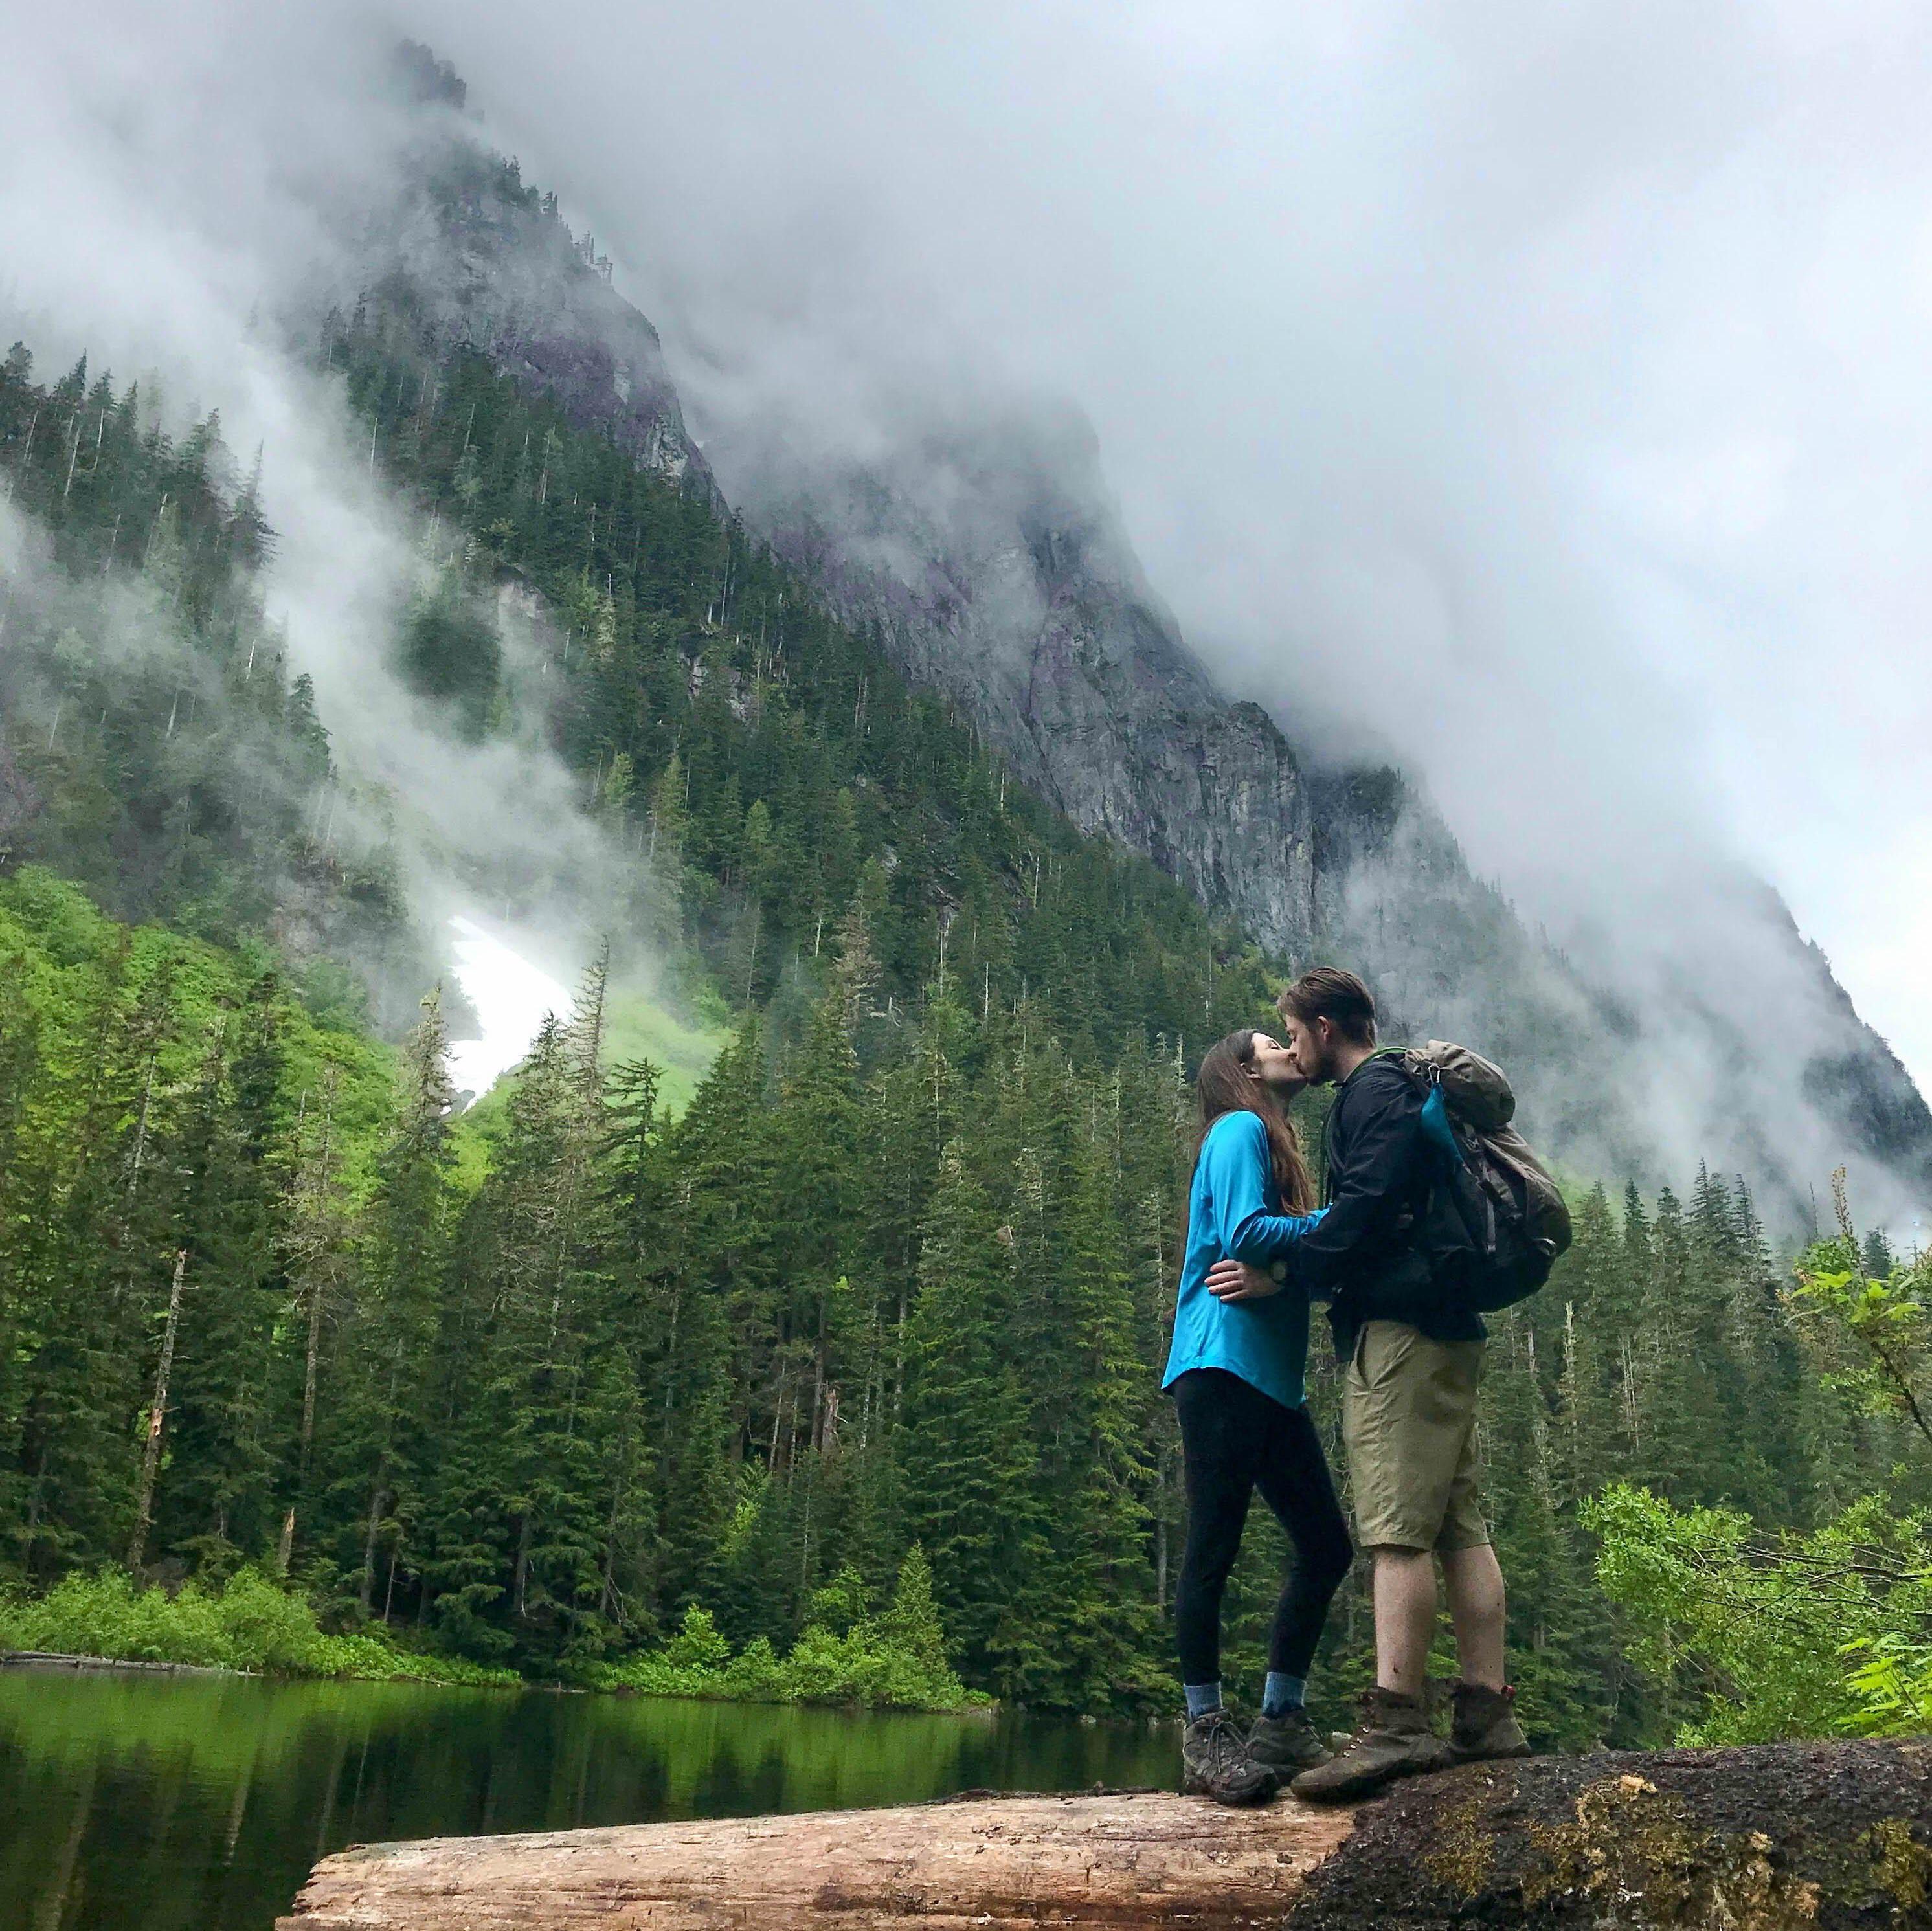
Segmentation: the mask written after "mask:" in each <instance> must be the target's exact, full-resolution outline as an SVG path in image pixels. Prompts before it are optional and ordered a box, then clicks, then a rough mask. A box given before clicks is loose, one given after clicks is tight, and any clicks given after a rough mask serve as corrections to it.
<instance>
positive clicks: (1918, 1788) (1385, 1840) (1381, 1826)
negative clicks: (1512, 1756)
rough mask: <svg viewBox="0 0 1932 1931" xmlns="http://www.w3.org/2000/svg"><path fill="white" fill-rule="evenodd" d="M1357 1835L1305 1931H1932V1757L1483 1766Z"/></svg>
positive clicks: (1310, 1887) (1391, 1800)
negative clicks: (1519, 1930) (1923, 1930)
mask: <svg viewBox="0 0 1932 1931" xmlns="http://www.w3.org/2000/svg"><path fill="white" fill-rule="evenodd" d="M1355 1822H1356V1828H1355V1830H1354V1831H1352V1833H1351V1834H1350V1836H1349V1840H1348V1842H1347V1843H1345V1844H1344V1845H1343V1846H1342V1847H1341V1849H1340V1850H1339V1851H1337V1853H1336V1855H1334V1857H1333V1858H1330V1859H1329V1860H1328V1861H1327V1862H1326V1863H1325V1864H1323V1865H1322V1867H1320V1868H1319V1870H1316V1871H1315V1872H1314V1873H1312V1874H1311V1876H1310V1879H1309V1882H1308V1884H1307V1887H1306V1888H1305V1890H1304V1893H1303V1894H1302V1895H1301V1897H1300V1899H1299V1900H1298V1902H1297V1903H1296V1905H1295V1908H1294V1909H1293V1910H1292V1912H1290V1913H1289V1917H1288V1921H1287V1922H1288V1924H1289V1927H1290V1931H1343V1927H1347V1931H1363V1927H1366V1926H1370V1925H1376V1926H1381V1927H1400V1931H1448V1927H1451V1926H1454V1927H1458V1931H1463V1927H1480V1926H1486V1925H1488V1926H1510V1927H1537V1931H1571V1927H1575V1931H1585V1927H1589V1931H1606V1927H1633V1931H1800V1927H1802V1928H1803V1931H1841V1927H1843V1931H1852V1927H1864V1931H1876V1927H1881V1926H1882V1927H1887V1931H1892V1927H1900V1931H1903V1927H1914V1928H1916V1927H1932V1743H1919V1742H1911V1743H1898V1744H1889V1743H1829V1744H1768V1745H1764V1746H1761V1747H1757V1748H1753V1749H1748V1750H1671V1751H1658V1752H1652V1753H1642V1754H1622V1753H1619V1754H1615V1755H1603V1756H1586V1757H1540V1758H1532V1759H1527V1760H1526V1761H1524V1762H1520V1763H1509V1764H1478V1765H1470V1766H1469V1767H1467V1768H1464V1769H1462V1770H1457V1771H1448V1772H1446V1773H1445V1774H1442V1775H1441V1776H1439V1777H1424V1778H1421V1779H1418V1780H1417V1781H1415V1783H1409V1784H1405V1785H1399V1786H1397V1788H1396V1789H1394V1791H1393V1792H1391V1793H1390V1795H1388V1797H1387V1798H1385V1799H1384V1800H1383V1801H1382V1802H1381V1803H1380V1804H1375V1805H1372V1806H1367V1807H1364V1808H1363V1809H1362V1810H1360V1811H1359V1812H1358V1813H1357V1815H1356V1819H1355Z"/></svg>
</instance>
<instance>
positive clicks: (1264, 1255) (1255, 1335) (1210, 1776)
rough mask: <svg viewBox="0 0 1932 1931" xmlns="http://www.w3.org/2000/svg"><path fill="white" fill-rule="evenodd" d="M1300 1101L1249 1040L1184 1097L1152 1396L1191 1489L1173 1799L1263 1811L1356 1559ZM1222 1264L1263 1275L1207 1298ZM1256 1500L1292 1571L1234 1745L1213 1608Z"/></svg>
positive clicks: (1296, 1751) (1286, 1061) (1311, 1752)
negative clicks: (1171, 1296) (1176, 1434)
mask: <svg viewBox="0 0 1932 1931" xmlns="http://www.w3.org/2000/svg"><path fill="white" fill-rule="evenodd" d="M1306 1084H1307V1081H1305V1080H1304V1078H1302V1075H1301V1071H1300V1069H1299V1068H1298V1066H1296V1064H1295V1059H1294V1056H1293V1055H1292V1054H1291V1053H1290V1052H1289V1050H1288V1048H1286V1047H1285V1046H1283V1045H1282V1044H1281V1043H1280V1041H1279V1040H1277V1039H1273V1038H1271V1036H1269V1035H1268V1034H1267V1033H1256V1032H1252V1031H1246V1032H1240V1033H1230V1034H1229V1036H1228V1037H1227V1038H1226V1039H1223V1040H1222V1041H1221V1042H1220V1044H1219V1045H1216V1046H1214V1047H1212V1048H1210V1049H1209V1051H1208V1054H1207V1057H1205V1059H1203V1060H1202V1062H1201V1070H1200V1072H1199V1074H1198V1075H1196V1081H1195V1093H1196V1098H1197V1099H1198V1100H1199V1105H1200V1114H1201V1137H1200V1140H1199V1144H1198V1147H1197V1149H1196V1154H1195V1160H1194V1183H1193V1188H1192V1189H1191V1191H1190V1195H1189V1198H1188V1208H1187V1253H1186V1257H1185V1258H1184V1261H1183V1263H1182V1265H1181V1292H1180V1297H1179V1300H1178V1303H1177V1304H1176V1306H1175V1318H1174V1345H1173V1348H1172V1351H1170V1352H1169V1356H1168V1360H1167V1372H1166V1375H1165V1376H1164V1377H1163V1379H1162V1384H1161V1385H1162V1386H1163V1387H1164V1388H1166V1389H1169V1390H1171V1391H1172V1393H1173V1396H1174V1404H1175V1409H1176V1411H1178V1414H1179V1417H1180V1421H1181V1452H1182V1456H1183V1459H1184V1465H1185V1470H1186V1475H1187V1550H1186V1552H1185V1554H1184V1555H1183V1556H1182V1558H1181V1587H1180V1592H1179V1595H1178V1600H1177V1601H1176V1603H1175V1624H1176V1636H1177V1638H1178V1646H1179V1648H1180V1652H1181V1682H1182V1684H1183V1685H1184V1688H1185V1689H1186V1691H1187V1717H1188V1723H1187V1732H1186V1734H1185V1737H1184V1741H1183V1744H1182V1750H1181V1755H1182V1761H1183V1763H1184V1766H1185V1780H1184V1784H1183V1788H1184V1789H1186V1790H1187V1791H1189V1792H1196V1793H1199V1794H1201V1795H1206V1796H1210V1797H1213V1798H1217V1799H1218V1800H1219V1801H1220V1802H1222V1803H1223V1804H1258V1803H1261V1802H1262V1801H1265V1799H1267V1798H1269V1797H1270V1796H1271V1795H1274V1791H1275V1789H1276V1788H1277V1786H1279V1785H1280V1784H1283V1783H1286V1782H1287V1781H1288V1780H1289V1778H1290V1777H1293V1776H1294V1775H1295V1774H1296V1773H1297V1772H1298V1771H1302V1770H1306V1769H1307V1768H1310V1766H1312V1765H1315V1764H1318V1763H1319V1762H1322V1760H1323V1759H1324V1757H1325V1755H1326V1754H1327V1753H1326V1752H1325V1751H1324V1750H1323V1749H1322V1746H1321V1744H1320V1743H1319V1741H1317V1739H1316V1735H1315V1733H1314V1731H1313V1729H1312V1728H1311V1727H1310V1724H1309V1721H1308V1717H1307V1711H1305V1710H1304V1708H1303V1707H1302V1690H1303V1684H1304V1678H1306V1677H1307V1674H1308V1665H1309V1662H1310V1659H1311V1658H1312V1657H1313V1655H1314V1654H1315V1645H1316V1639H1317V1638H1318V1637H1319V1636H1320V1635H1321V1633H1322V1622H1323V1621H1324V1619H1325V1618H1326V1616H1327V1615H1328V1603H1329V1600H1330V1599H1331V1597H1333V1596H1334V1593H1335V1591H1336V1590H1337V1588H1340V1585H1341V1582H1342V1579H1343V1576H1346V1574H1347V1573H1348V1571H1349V1562H1350V1560H1351V1559H1352V1556H1353V1554H1354V1551H1353V1549H1352V1546H1351V1545H1350V1543H1349V1530H1348V1525H1347V1523H1346V1521H1345V1520H1344V1519H1343V1514H1342V1508H1341V1504H1340V1503H1339V1502H1338V1501H1337V1500H1336V1497H1335V1484H1334V1480H1333V1478H1332V1477H1331V1476H1330V1474H1329V1472H1328V1459H1327V1458H1326V1457H1325V1456H1324V1455H1323V1453H1322V1442H1321V1438H1320V1437H1319V1435H1317V1434H1316V1432H1315V1425H1314V1423H1313V1421H1311V1420H1310V1418H1309V1414H1308V1410H1307V1405H1306V1399H1305V1395H1306V1390H1305V1389H1304V1384H1303V1373H1304V1369H1305V1366H1306V1365H1307V1354H1308V1297H1307V1294H1306V1293H1305V1292H1304V1291H1303V1290H1302V1289H1301V1288H1300V1287H1298V1285H1295V1276H1294V1268H1295V1249H1296V1246H1298V1243H1300V1241H1301V1238H1302V1237H1303V1236H1304V1234H1307V1231H1308V1230H1309V1229H1310V1228H1311V1227H1313V1225H1315V1223H1316V1220H1317V1219H1319V1216H1318V1215H1316V1213H1312V1212H1311V1211H1310V1209H1311V1208H1312V1207H1313V1204H1314V1193H1313V1188H1312V1187H1311V1186H1310V1183H1309V1179H1308V1169H1307V1166H1306V1165H1304V1162H1303V1160H1302V1157H1301V1146H1300V1144H1299V1143H1298V1141H1297V1140H1296V1138H1295V1128H1294V1126H1293V1125H1292V1123H1291V1122H1290V1121H1289V1117H1288V1104H1289V1101H1290V1100H1291V1099H1293V1098H1294V1096H1295V1095H1296V1094H1297V1093H1299V1092H1301V1090H1302V1088H1303V1087H1304V1086H1305V1085H1306ZM1284 1208H1286V1210H1287V1211H1286V1212H1284V1211H1283V1210H1284ZM1220 1261H1240V1262H1242V1263H1244V1264H1245V1265H1246V1267H1247V1269H1248V1270H1262V1271H1261V1272H1259V1273H1257V1272H1254V1271H1250V1272H1248V1273H1247V1274H1246V1275H1245V1276H1244V1277H1243V1279H1241V1280H1240V1281H1238V1282H1230V1284H1229V1285H1226V1286H1221V1285H1219V1284H1218V1283H1217V1287H1216V1288H1210V1285H1209V1284H1208V1274H1209V1271H1210V1270H1211V1269H1212V1268H1214V1266H1215V1264H1216V1263H1217V1262H1220ZM1230 1271H1231V1270H1223V1273H1229V1272H1230ZM1256 1489H1259V1490H1260V1491H1261V1493H1262V1500H1263V1501H1265V1502H1266V1503H1267V1504H1268V1507H1270V1508H1271V1509H1272V1510H1274V1513H1275V1515H1276V1516H1277V1519H1279V1520H1280V1523H1281V1525H1282V1527H1283V1528H1284V1529H1286V1531H1287V1532H1288V1534H1289V1540H1290V1541H1291V1542H1292V1543H1293V1545H1294V1550H1295V1554H1294V1558H1293V1560H1292V1561H1291V1563H1290V1564H1289V1571H1288V1576H1287V1579H1286V1582H1284V1583H1283V1587H1282V1592H1281V1599H1280V1602H1279V1603H1277V1605H1276V1606H1275V1612H1274V1628H1273V1630H1272V1632H1271V1634H1270V1636H1269V1639H1268V1681H1267V1685H1266V1687H1265V1690H1264V1691H1263V1693H1262V1714H1261V1716H1260V1717H1259V1720H1257V1722H1256V1724H1255V1726H1254V1729H1253V1731H1252V1732H1249V1733H1247V1734H1244V1732H1242V1730H1241V1727H1240V1726H1238V1724H1237V1723H1235V1720H1234V1719H1233V1717H1232V1716H1231V1715H1230V1714H1229V1712H1228V1711H1226V1710H1224V1709H1223V1708H1222V1704H1221V1670H1220V1648H1221V1597H1222V1592H1223V1590H1224V1589H1225V1588H1226V1586H1227V1582H1228V1573H1229V1570H1231V1569H1232V1568H1233V1567H1234V1564H1235V1556H1236V1555H1237V1554H1238V1553H1239V1552H1240V1549H1241V1529H1242V1525H1243V1524H1244V1522H1246V1520H1247V1513H1248V1501H1249V1498H1250V1496H1251V1495H1253V1492H1254V1491H1255V1490H1256Z"/></svg>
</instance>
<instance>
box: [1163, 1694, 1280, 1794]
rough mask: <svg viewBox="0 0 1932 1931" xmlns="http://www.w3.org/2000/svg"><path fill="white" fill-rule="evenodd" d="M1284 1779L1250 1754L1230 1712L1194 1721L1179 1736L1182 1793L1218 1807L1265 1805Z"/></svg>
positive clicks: (1244, 1737)
mask: <svg viewBox="0 0 1932 1931" xmlns="http://www.w3.org/2000/svg"><path fill="white" fill-rule="evenodd" d="M1280 1787H1281V1780H1280V1777H1277V1775H1276V1774H1274V1771H1271V1770H1270V1769H1269V1768H1268V1767H1267V1765H1265V1764H1259V1763H1256V1762H1255V1760H1254V1759H1253V1758H1252V1757H1251V1756H1250V1755H1249V1754H1248V1739H1247V1732H1245V1731H1244V1730H1243V1729H1242V1728H1241V1725H1240V1724H1239V1723H1237V1722H1236V1721H1235V1717H1234V1714H1233V1712H1232V1711H1228V1710H1210V1711H1208V1714H1206V1715H1205V1717H1193V1718H1191V1719H1190V1721H1189V1723H1188V1726H1187V1729H1185V1730H1184V1731H1183V1732H1181V1795H1183V1796H1184V1797H1211V1798H1214V1801H1215V1802H1216V1803H1217V1804H1265V1803H1266V1802H1267V1801H1268V1799H1269V1798H1271V1797H1272V1796H1273V1795H1274V1794H1275V1792H1277V1790H1278V1789H1280Z"/></svg>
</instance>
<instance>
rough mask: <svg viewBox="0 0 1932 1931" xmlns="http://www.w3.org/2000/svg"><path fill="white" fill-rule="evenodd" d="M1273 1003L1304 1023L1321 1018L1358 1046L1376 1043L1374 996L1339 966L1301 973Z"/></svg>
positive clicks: (1307, 1023)
mask: <svg viewBox="0 0 1932 1931" xmlns="http://www.w3.org/2000/svg"><path fill="white" fill-rule="evenodd" d="M1275 1003H1276V1005H1277V1007H1279V1008H1280V1012H1281V1016H1282V1017H1283V1018H1284V1019H1299V1020H1300V1021H1301V1023H1302V1024H1304V1026H1310V1025H1313V1024H1314V1022H1315V1021H1316V1020H1318V1019H1325V1020H1327V1021H1328V1023H1329V1024H1330V1025H1331V1026H1333V1027H1334V1029H1335V1030H1336V1031H1337V1032H1338V1033H1340V1034H1341V1036H1343V1039H1349V1040H1352V1041H1353V1042H1355V1045H1358V1046H1373V1045H1374V1044H1375V1043H1376V996H1375V994H1373V992H1371V991H1370V990H1369V988H1367V986H1366V985H1364V984H1363V983H1362V982H1361V980H1360V979H1358V978H1357V977H1356V976H1355V974H1354V973H1352V972H1344V971H1343V970H1342V968H1341V967H1340V966H1317V967H1316V968H1315V970H1313V972H1305V973H1303V974H1302V975H1301V977H1300V978H1299V979H1297V980H1296V981H1295V983H1294V984H1293V985H1291V986H1290V987H1289V988H1288V990H1287V991H1286V992H1284V993H1283V994H1282V995H1281V997H1280V998H1279V999H1278V1000H1276V1001H1275Z"/></svg>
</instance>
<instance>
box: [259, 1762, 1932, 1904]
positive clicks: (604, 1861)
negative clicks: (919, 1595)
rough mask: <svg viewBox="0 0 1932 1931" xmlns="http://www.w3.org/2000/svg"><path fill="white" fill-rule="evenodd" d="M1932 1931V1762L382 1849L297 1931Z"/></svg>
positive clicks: (883, 1817)
mask: <svg viewBox="0 0 1932 1931" xmlns="http://www.w3.org/2000/svg"><path fill="white" fill-rule="evenodd" d="M1048 1925H1058V1926H1077V1927H1082V1931H1151V1927H1187V1931H1235V1927H1264V1926H1266V1927H1281V1931H1370V1927H1399V1931H1451V1927H1457V1931H1466V1927H1484V1926H1525V1927H1543V1928H1544V1931H1601V1927H1616V1931H1801V1927H1802V1931H1852V1927H1861V1931H1876V1927H1887V1928H1888V1931H1894V1928H1895V1931H1905V1927H1911V1928H1912V1931H1925V1927H1932V1742H1910V1743H1897V1744H1882V1743H1843V1744H1778V1745H1771V1746H1766V1747H1762V1748H1758V1749H1754V1750H1712V1751H1670V1752H1658V1753H1650V1754H1629V1753H1619V1754H1614V1755H1613V1754H1601V1755H1598V1756H1589V1757H1576V1758H1544V1759H1532V1760H1529V1761H1527V1762H1522V1763H1511V1764H1499V1765H1498V1764H1490V1765H1470V1766H1468V1767H1466V1768H1463V1769H1461V1770H1457V1771H1448V1772H1446V1773H1445V1774H1442V1775H1441V1776H1439V1777H1426V1778H1421V1779H1418V1780H1415V1782H1413V1783H1408V1784H1404V1785H1402V1786H1398V1787H1397V1790H1396V1792H1394V1795H1391V1797H1390V1798H1388V1799H1387V1800H1386V1801H1384V1802H1382V1803H1380V1804H1372V1805H1366V1806H1364V1807H1361V1809H1359V1810H1355V1811H1353V1812H1350V1811H1349V1810H1318V1809H1316V1808H1313V1807H1310V1806H1308V1805H1305V1804H1298V1803H1296V1802H1295V1801H1293V1800H1292V1798H1283V1799H1282V1800H1280V1801H1277V1803H1276V1804H1274V1805H1273V1806H1271V1807H1269V1808H1267V1809H1265V1810H1246V1811H1241V1810H1221V1809H1220V1808H1218V1807H1216V1806H1215V1805H1214V1804H1209V1803H1207V1802H1205V1801H1202V1800H1200V1799H1197V1798H1181V1797H1176V1796H1173V1795H1169V1794H1166V1793H1164V1792H1160V1793H1155V1792H1142V1793H1138V1794H1136V1793H1127V1794H1114V1795H1105V1794H1099V1793H1097V1794H1094V1795H1088V1796H1080V1797H1025V1796H1020V1797H1000V1796H989V1795H984V1794H981V1793H975V1794H974V1795H971V1796H970V1797H968V1798H964V1799H960V1800H958V1801H953V1802H951V1803H947V1804H916V1805H910V1806H907V1807H906V1808H904V1809H902V1810H870V1811H844V1812H836V1813H807V1814H805V1815H802V1816H789V1817H764V1818H752V1819H716V1820H712V1821H710V1822H698V1823H679V1824H653V1825H637V1826H632V1827H628V1828H621V1829H616V1830H598V1831H556V1832H550V1833H545V1834H540V1835H535V1836H529V1837H481V1838H471V1839H454V1838H442V1839H436V1840H431V1841H429V1842H427V1843H416V1844H396V1845H379V1846H371V1847H368V1848H365V1849H357V1850H351V1851H345V1852H342V1853H341V1854H340V1855H338V1856H335V1857H333V1858H328V1859H326V1860H325V1861H323V1863H322V1864H320V1865H319V1866H318V1867H317V1870H316V1871H315V1873H314V1876H311V1879H310V1880H309V1882H308V1885H307V1887H306V1888H305V1889H304V1891H303V1892H302V1895H301V1897H299V1898H298V1899H297V1900H296V1903H295V1906H294V1909H293V1915H290V1916H289V1917H287V1918H283V1919H281V1921H280V1923H279V1926H278V1931H459V1927H460V1931H492V1927H512V1926H514V1927H516V1931H576V1927H587V1926H595V1927H598V1931H886V1927H892V1931H912V1927H924V1931H968V1927H975V1931H1040V1927H1043V1926H1048Z"/></svg>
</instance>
